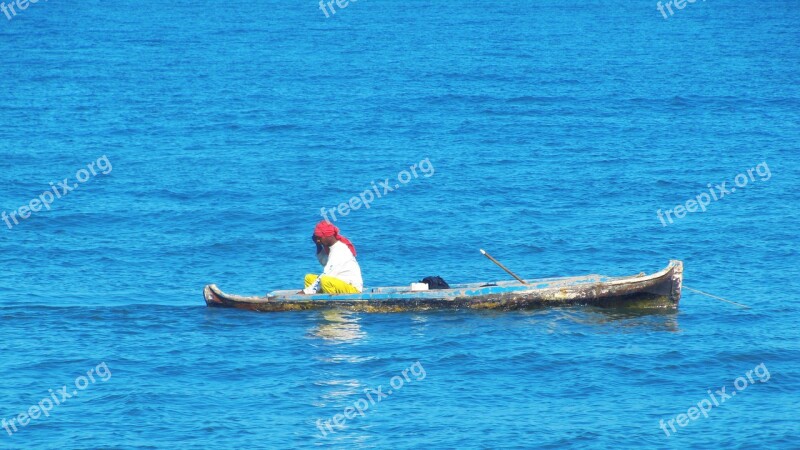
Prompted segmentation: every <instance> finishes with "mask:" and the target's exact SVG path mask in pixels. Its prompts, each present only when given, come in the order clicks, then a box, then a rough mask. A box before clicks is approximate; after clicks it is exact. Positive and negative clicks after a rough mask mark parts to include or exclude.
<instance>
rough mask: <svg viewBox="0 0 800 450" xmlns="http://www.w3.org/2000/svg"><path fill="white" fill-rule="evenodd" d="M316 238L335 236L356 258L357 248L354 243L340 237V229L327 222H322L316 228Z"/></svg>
mask: <svg viewBox="0 0 800 450" xmlns="http://www.w3.org/2000/svg"><path fill="white" fill-rule="evenodd" d="M314 236H317V237H321V238H324V237H329V236H335V237H336V239H338V240H340V241H342V243H343V244H344V245H346V246H347V247H348V248H349V249H350V251H351V252H353V256H356V248H355V247H354V246H353V243H352V242H350V240H349V239H347V238H346V237H344V236H342V235H340V234H339V228H337V227H336V225H334V224H332V223H330V222H328V221H327V220H323V221H320V222H319V223H318V224H317V226H316V227H314Z"/></svg>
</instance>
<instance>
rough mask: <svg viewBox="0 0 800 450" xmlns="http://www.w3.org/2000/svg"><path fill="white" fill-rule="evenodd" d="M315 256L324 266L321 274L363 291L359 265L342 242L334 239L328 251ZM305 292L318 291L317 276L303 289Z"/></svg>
mask: <svg viewBox="0 0 800 450" xmlns="http://www.w3.org/2000/svg"><path fill="white" fill-rule="evenodd" d="M317 258H318V259H319V262H320V264H322V265H323V266H325V269H323V271H322V275H327V276H330V277H334V278H338V279H340V280H342V281H344V282H347V283H350V284H352V285H353V286H354V287H355V288H356V289H358V292H363V290H364V281H363V280H362V279H361V267H360V266H359V265H358V261H356V257H355V256H353V252H351V251H350V247H348V246H347V245H346V244H345V243H344V242H341V241H336V243H335V244H333V245H331V248H330V252H329V253H328V254H327V255H326V254H325V252H320V253H317ZM305 291H306V293H307V294H315V293H317V291H319V278H317V281H316V282H315V283H314V284H313V285H311V286H309V287H308V289H305Z"/></svg>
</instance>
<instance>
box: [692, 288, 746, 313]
mask: <svg viewBox="0 0 800 450" xmlns="http://www.w3.org/2000/svg"><path fill="white" fill-rule="evenodd" d="M683 288H684V289H688V290H690V291H692V292H697V293H698V294H700V295H705V296H706V297H711V298H713V299H717V300H721V301H723V302H726V303H730V304H732V305H736V306H738V307H740V308H744V309H750V307H749V306H747V305H743V304H741V303H736V302H732V301H730V300H726V299H724V298H722V297H717V296H716V295H711V294H708V293H705V292H703V291H698V290H697V289H692V288H690V287H689V286H683Z"/></svg>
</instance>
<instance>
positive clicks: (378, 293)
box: [203, 261, 683, 312]
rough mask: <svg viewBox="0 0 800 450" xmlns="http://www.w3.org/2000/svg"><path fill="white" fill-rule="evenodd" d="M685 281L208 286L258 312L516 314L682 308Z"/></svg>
mask: <svg viewBox="0 0 800 450" xmlns="http://www.w3.org/2000/svg"><path fill="white" fill-rule="evenodd" d="M682 282H683V263H682V262H681V261H670V263H669V265H668V266H667V267H666V268H665V269H663V270H661V271H659V272H656V273H654V274H652V275H645V274H643V273H641V274H639V275H635V276H631V277H604V276H600V275H586V276H583V277H571V278H552V279H544V280H530V281H528V285H522V284H521V283H518V282H498V283H496V284H485V285H480V284H465V285H456V286H453V289H444V290H436V291H423V292H408V291H407V290H404V289H405V288H404V287H392V288H375V289H371V290H365V292H364V293H362V294H355V295H324V294H319V295H296V294H295V293H294V292H295V291H276V292H273V293H271V294H268V295H267V296H265V297H242V296H237V295H230V294H226V293H224V292H222V291H221V290H220V289H219V288H218V287H217V286H216V285H214V284H210V285H208V286H206V287H205V289H204V290H203V294H204V297H205V301H206V304H207V305H208V306H209V307H228V308H239V309H247V310H253V311H265V312H278V311H303V310H310V309H345V310H351V311H364V312H392V311H418V310H429V309H459V308H464V309H497V310H514V309H526V308H538V307H548V306H569V305H591V306H599V307H607V308H615V307H624V308H669V309H674V308H677V307H678V302H679V301H680V297H681V284H682Z"/></svg>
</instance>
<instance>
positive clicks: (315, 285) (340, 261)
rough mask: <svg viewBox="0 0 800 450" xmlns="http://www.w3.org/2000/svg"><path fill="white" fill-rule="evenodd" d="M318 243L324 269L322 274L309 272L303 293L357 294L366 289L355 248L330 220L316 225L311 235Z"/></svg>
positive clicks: (319, 257)
mask: <svg viewBox="0 0 800 450" xmlns="http://www.w3.org/2000/svg"><path fill="white" fill-rule="evenodd" d="M311 238H312V239H313V240H314V243H315V244H317V259H319V263H320V264H322V265H323V266H324V267H325V268H324V269H323V271H322V274H321V275H316V274H311V273H310V274H308V275H306V279H305V286H306V288H305V289H303V290H302V291H300V292H301V293H304V294H318V293H320V292H321V293H323V294H358V293H359V292H361V291H362V290H363V289H364V283H363V281H362V279H361V267H360V266H359V265H358V261H356V248H355V247H354V246H353V244H352V243H351V242H350V241H349V240H348V239H347V238H346V237H344V236H341V235H340V234H339V229H338V228H337V227H336V226H334V225H333V224H332V223H330V222H328V221H324V220H323V221H322V222H320V223H318V224H317V226H316V227H315V228H314V235H313V236H312V237H311Z"/></svg>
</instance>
